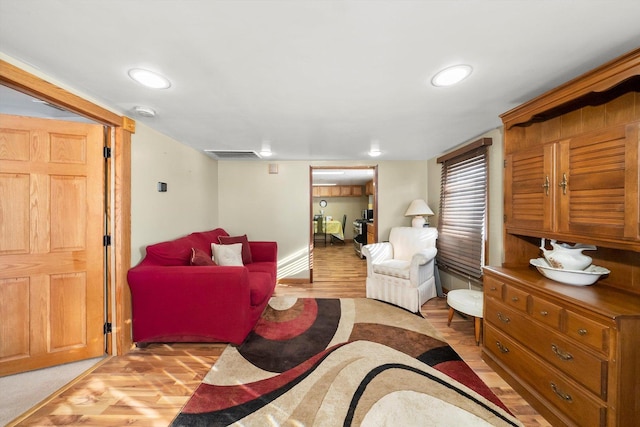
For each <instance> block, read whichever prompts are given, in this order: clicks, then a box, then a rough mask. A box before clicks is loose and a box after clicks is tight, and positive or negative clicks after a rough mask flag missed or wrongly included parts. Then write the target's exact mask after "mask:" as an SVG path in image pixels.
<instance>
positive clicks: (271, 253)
mask: <svg viewBox="0 0 640 427" xmlns="http://www.w3.org/2000/svg"><path fill="white" fill-rule="evenodd" d="M249 248H250V249H251V259H252V261H253V262H276V263H277V262H278V243H277V242H249Z"/></svg>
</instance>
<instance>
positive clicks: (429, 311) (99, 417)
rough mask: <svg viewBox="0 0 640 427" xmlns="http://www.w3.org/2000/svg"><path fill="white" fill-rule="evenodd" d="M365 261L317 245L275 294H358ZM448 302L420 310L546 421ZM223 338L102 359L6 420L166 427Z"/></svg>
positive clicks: (480, 369)
mask: <svg viewBox="0 0 640 427" xmlns="http://www.w3.org/2000/svg"><path fill="white" fill-rule="evenodd" d="M365 277H366V261H365V260H361V259H360V258H358V256H356V255H355V253H354V251H353V247H352V246H351V245H350V244H349V243H348V242H347V244H346V245H338V244H336V245H327V247H326V248H325V247H319V248H317V249H316V250H315V266H314V283H313V284H309V283H305V284H279V285H278V286H277V287H276V291H275V295H276V296H285V295H286V296H298V297H316V298H332V297H334V298H362V297H364V296H365V288H364V282H365ZM447 311H448V308H447V304H446V300H445V299H443V298H434V299H432V300H430V301H428V302H427V303H426V304H425V305H424V306H423V307H422V314H423V315H424V316H425V317H426V318H427V319H428V320H429V321H430V322H431V323H433V325H434V326H435V327H436V328H437V329H438V330H439V331H440V332H441V333H442V334H443V336H444V337H445V338H446V339H447V341H448V342H449V343H450V345H451V346H452V347H453V348H454V349H455V350H456V351H457V352H458V354H460V356H461V357H462V358H463V359H464V360H465V361H466V362H467V363H468V364H469V366H470V367H471V368H472V369H473V370H474V371H475V372H476V373H477V374H478V375H479V376H480V377H481V378H482V379H483V381H485V383H487V385H488V386H489V387H491V389H492V390H493V392H494V393H496V395H498V396H499V397H500V399H502V401H503V402H504V403H505V405H507V407H508V408H509V409H510V410H511V411H512V412H513V413H514V414H515V415H516V416H517V417H518V419H520V420H521V421H522V423H523V424H524V425H525V426H549V425H550V424H549V423H548V422H547V421H546V420H545V419H544V418H543V417H542V416H540V415H539V414H538V413H537V412H536V411H535V410H533V408H531V407H530V406H529V405H528V404H527V403H526V402H525V401H524V400H523V399H522V398H521V397H520V396H519V395H518V394H517V393H516V392H515V391H514V390H513V389H512V388H511V387H509V385H508V384H507V383H505V382H504V381H503V380H502V379H501V378H500V377H499V376H498V375H497V374H496V373H494V372H493V371H492V370H491V369H490V368H489V367H488V366H487V365H486V364H485V363H484V362H483V361H482V359H481V347H479V346H477V345H476V344H475V339H474V335H473V321H472V320H470V319H465V318H463V317H462V316H460V315H456V316H454V318H453V321H452V323H451V327H447ZM225 346H226V345H225V344H171V345H168V344H152V345H150V346H148V347H146V348H144V349H133V350H132V351H131V352H129V353H128V354H126V355H124V356H119V357H112V358H108V359H106V360H105V361H104V362H103V363H101V364H100V365H98V366H97V367H96V368H95V369H93V370H92V371H91V372H89V373H87V374H85V375H83V376H81V377H79V378H77V379H76V380H75V381H73V382H72V383H70V384H69V385H67V386H66V387H65V388H63V389H62V390H60V391H59V392H58V393H55V394H54V395H53V396H52V397H51V398H50V399H49V401H48V402H46V403H45V404H44V405H42V406H41V407H39V408H33V409H32V410H31V411H29V412H27V413H26V414H24V415H23V416H22V417H19V418H18V419H17V420H16V422H15V423H13V424H9V425H20V426H35V425H39V426H41V425H92V426H123V425H136V426H166V425H168V424H169V423H170V422H171V421H172V420H173V418H174V417H175V416H176V415H177V413H178V412H179V411H180V408H181V407H182V406H183V405H184V403H185V402H186V401H187V400H188V399H189V397H190V396H191V394H192V393H193V391H194V390H195V388H196V387H197V386H198V384H200V382H201V380H202V378H203V377H204V375H205V374H206V373H207V372H208V371H209V369H210V368H211V366H212V365H213V364H214V363H215V361H216V360H217V358H218V356H219V355H220V354H221V353H222V351H223V350H224V348H225Z"/></svg>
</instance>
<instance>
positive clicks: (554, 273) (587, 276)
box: [529, 258, 610, 286]
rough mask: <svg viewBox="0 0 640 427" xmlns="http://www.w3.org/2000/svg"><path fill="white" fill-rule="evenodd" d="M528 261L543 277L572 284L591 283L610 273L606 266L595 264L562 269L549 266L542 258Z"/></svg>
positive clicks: (586, 284)
mask: <svg viewBox="0 0 640 427" xmlns="http://www.w3.org/2000/svg"><path fill="white" fill-rule="evenodd" d="M529 262H530V263H531V265H533V266H534V267H535V268H537V269H538V271H539V272H540V274H542V275H543V276H544V277H546V278H548V279H551V280H556V281H558V282H561V283H565V284H567V285H574V286H588V285H593V284H594V283H596V282H597V281H598V279H600V277H601V276H604V275H606V274H609V273H610V271H609V270H607V269H606V268H604V267H598V266H597V265H590V266H589V267H587V268H586V269H584V270H564V269H561V268H553V267H551V266H550V265H549V263H548V262H547V260H546V259H544V258H537V259H532V260H530V261H529Z"/></svg>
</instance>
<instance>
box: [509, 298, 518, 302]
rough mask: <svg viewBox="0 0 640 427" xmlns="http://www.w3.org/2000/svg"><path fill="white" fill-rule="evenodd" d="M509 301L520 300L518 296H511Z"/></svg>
mask: <svg viewBox="0 0 640 427" xmlns="http://www.w3.org/2000/svg"><path fill="white" fill-rule="evenodd" d="M511 301H513V302H518V301H520V298H518V297H511Z"/></svg>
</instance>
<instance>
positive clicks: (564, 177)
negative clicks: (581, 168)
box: [558, 173, 569, 194]
mask: <svg viewBox="0 0 640 427" xmlns="http://www.w3.org/2000/svg"><path fill="white" fill-rule="evenodd" d="M568 186H569V182H568V181H567V174H566V173H563V174H562V181H560V184H558V187H560V188H562V194H567V187H568Z"/></svg>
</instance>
